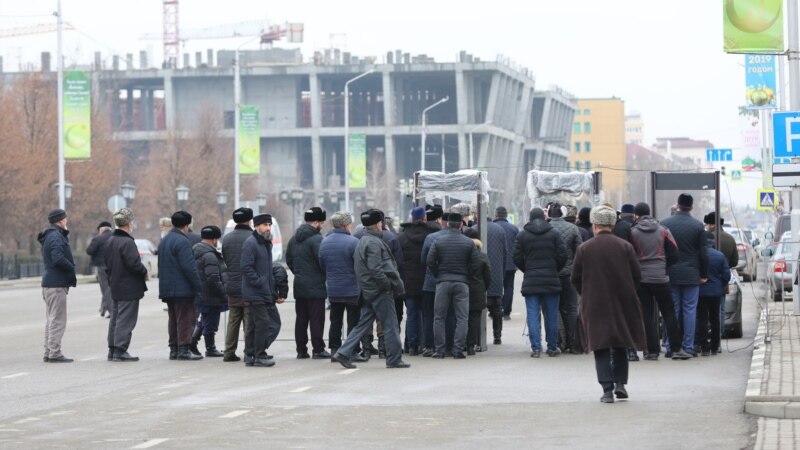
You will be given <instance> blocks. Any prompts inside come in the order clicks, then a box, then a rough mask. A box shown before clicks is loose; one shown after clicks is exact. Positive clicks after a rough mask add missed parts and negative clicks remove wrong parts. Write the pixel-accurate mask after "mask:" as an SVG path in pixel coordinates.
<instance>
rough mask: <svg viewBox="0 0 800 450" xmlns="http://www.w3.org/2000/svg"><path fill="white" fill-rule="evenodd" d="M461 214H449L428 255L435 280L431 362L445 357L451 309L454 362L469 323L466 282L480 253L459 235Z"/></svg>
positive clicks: (460, 353) (461, 350)
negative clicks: (454, 327) (444, 229)
mask: <svg viewBox="0 0 800 450" xmlns="http://www.w3.org/2000/svg"><path fill="white" fill-rule="evenodd" d="M462 220H463V218H462V216H461V214H458V213H453V212H451V213H450V216H449V217H448V221H447V232H446V233H445V234H444V235H442V236H441V237H440V238H438V239H436V240H435V241H434V242H433V245H431V249H430V252H429V253H428V259H427V264H428V267H430V268H431V271H432V272H433V275H434V276H436V298H435V300H434V319H433V340H434V345H435V347H436V353H435V354H434V355H433V357H434V358H438V359H442V358H444V357H445V344H446V343H445V320H446V317H447V310H448V309H449V308H450V305H453V309H454V312H455V316H456V329H455V335H454V338H453V351H452V355H453V358H456V359H464V358H466V356H465V355H464V348H465V346H466V339H467V320H468V319H469V286H468V284H467V283H468V282H469V278H470V277H471V276H472V274H474V273H476V272H478V270H479V269H480V252H479V251H478V248H477V247H476V246H475V244H474V243H473V242H472V240H471V239H470V238H468V237H466V236H464V235H463V234H461V227H462V226H463V222H462Z"/></svg>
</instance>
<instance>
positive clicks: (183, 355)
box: [177, 345, 203, 361]
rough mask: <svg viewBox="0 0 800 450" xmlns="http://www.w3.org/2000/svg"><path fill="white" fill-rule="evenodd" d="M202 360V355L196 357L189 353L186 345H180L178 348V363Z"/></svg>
mask: <svg viewBox="0 0 800 450" xmlns="http://www.w3.org/2000/svg"><path fill="white" fill-rule="evenodd" d="M201 359H203V355H196V354H194V353H192V352H191V351H189V346H188V345H182V346H179V347H178V357H177V360H178V361H199V360H201Z"/></svg>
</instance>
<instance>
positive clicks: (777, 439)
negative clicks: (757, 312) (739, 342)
mask: <svg viewBox="0 0 800 450" xmlns="http://www.w3.org/2000/svg"><path fill="white" fill-rule="evenodd" d="M770 306H772V307H773V309H772V310H770V315H769V317H767V316H766V314H765V313H764V312H762V313H761V317H760V320H759V326H758V332H757V333H756V337H755V341H754V346H755V347H754V350H753V362H752V363H751V365H750V378H749V380H748V382H747V392H746V393H745V403H744V404H745V407H744V410H745V412H747V413H749V414H753V415H756V416H761V417H760V418H759V419H758V435H757V438H756V444H755V448H756V449H759V450H760V449H780V448H795V446H796V443H797V438H800V420H793V419H800V341H799V340H798V338H800V316H794V315H792V303H791V302H787V303H786V304H785V305H778V304H773V305H770ZM783 307H785V313H784V312H783V311H784V309H783ZM767 333H769V334H767Z"/></svg>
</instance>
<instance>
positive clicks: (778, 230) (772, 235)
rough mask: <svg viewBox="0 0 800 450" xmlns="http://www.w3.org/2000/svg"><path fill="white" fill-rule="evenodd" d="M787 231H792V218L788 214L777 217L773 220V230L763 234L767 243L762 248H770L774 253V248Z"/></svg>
mask: <svg viewBox="0 0 800 450" xmlns="http://www.w3.org/2000/svg"><path fill="white" fill-rule="evenodd" d="M787 231H792V216H791V214H789V213H785V214H781V215H780V216H778V218H777V219H776V220H775V229H774V230H772V231H768V232H766V233H765V234H764V240H765V241H767V243H766V244H765V246H764V248H772V250H773V253H774V252H775V247H777V246H778V243H779V242H780V241H781V239H782V238H783V235H784V234H785V233H786V232H787Z"/></svg>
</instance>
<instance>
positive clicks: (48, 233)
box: [38, 225, 78, 288]
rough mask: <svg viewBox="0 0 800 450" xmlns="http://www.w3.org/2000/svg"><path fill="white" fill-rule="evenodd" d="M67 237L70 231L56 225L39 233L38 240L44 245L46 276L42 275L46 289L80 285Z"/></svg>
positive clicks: (43, 257)
mask: <svg viewBox="0 0 800 450" xmlns="http://www.w3.org/2000/svg"><path fill="white" fill-rule="evenodd" d="M67 236H69V230H65V229H63V228H59V227H58V226H56V225H51V226H50V228H48V229H46V230H44V231H42V232H41V233H39V236H38V240H39V243H40V244H42V259H44V275H42V287H44V288H63V287H74V286H76V285H77V284H78V279H77V277H76V276H75V260H73V259H72V249H70V248H69V239H67Z"/></svg>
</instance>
